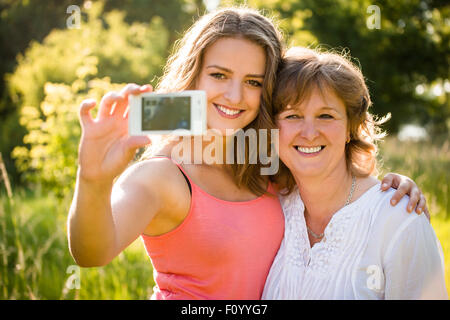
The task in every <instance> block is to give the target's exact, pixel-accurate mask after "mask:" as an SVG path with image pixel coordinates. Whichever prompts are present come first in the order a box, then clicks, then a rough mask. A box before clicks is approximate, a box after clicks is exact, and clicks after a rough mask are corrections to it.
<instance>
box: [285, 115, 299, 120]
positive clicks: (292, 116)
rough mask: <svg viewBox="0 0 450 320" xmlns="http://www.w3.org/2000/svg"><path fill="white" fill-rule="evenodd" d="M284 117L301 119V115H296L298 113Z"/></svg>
mask: <svg viewBox="0 0 450 320" xmlns="http://www.w3.org/2000/svg"><path fill="white" fill-rule="evenodd" d="M284 118H285V119H291V120H293V119H300V116H299V115H296V114H290V115H287V116H285V117H284Z"/></svg>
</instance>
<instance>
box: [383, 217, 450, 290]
mask: <svg viewBox="0 0 450 320" xmlns="http://www.w3.org/2000/svg"><path fill="white" fill-rule="evenodd" d="M383 260H384V263H383V264H384V266H383V268H384V272H385V276H386V288H385V298H386V299H448V294H447V290H446V287H445V268H444V259H443V254H442V248H441V246H440V243H439V240H438V239H437V237H436V234H435V233H434V230H433V228H432V227H431V225H430V223H429V221H428V220H427V219H426V218H425V217H424V216H411V217H408V218H406V219H405V220H404V222H403V223H402V224H401V225H400V226H399V228H398V229H397V232H396V234H395V235H394V236H393V237H392V239H391V241H390V243H389V245H388V247H387V249H386V251H385V254H384V259H383Z"/></svg>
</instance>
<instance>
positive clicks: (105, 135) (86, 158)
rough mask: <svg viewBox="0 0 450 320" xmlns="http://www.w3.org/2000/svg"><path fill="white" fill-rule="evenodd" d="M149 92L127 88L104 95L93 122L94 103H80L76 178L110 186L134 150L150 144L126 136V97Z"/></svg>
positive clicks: (146, 140) (135, 86)
mask: <svg viewBox="0 0 450 320" xmlns="http://www.w3.org/2000/svg"><path fill="white" fill-rule="evenodd" d="M148 91H152V87H151V86H150V85H145V86H138V85H137V84H128V85H127V86H125V88H123V89H122V90H121V91H120V93H116V92H108V93H107V94H106V95H105V96H103V98H102V100H101V102H100V108H99V111H98V114H97V117H96V118H95V119H92V117H91V114H90V111H91V109H92V108H94V107H95V105H96V102H95V101H94V100H92V99H88V100H84V101H83V102H82V103H81V107H80V111H79V117H80V123H81V128H82V134H81V141H80V147H79V154H78V164H79V170H80V171H79V174H80V178H81V179H84V180H85V181H90V182H98V183H102V182H108V183H111V182H113V180H114V178H115V177H116V176H118V175H119V174H120V173H121V172H122V171H124V170H125V168H126V167H127V165H128V163H129V162H130V161H131V160H132V159H133V157H134V155H135V153H136V150H137V149H138V148H141V147H144V146H145V145H147V144H149V143H150V142H151V141H150V139H149V138H148V137H146V136H136V137H135V136H129V135H128V96H129V95H130V94H134V95H137V94H140V93H143V92H148Z"/></svg>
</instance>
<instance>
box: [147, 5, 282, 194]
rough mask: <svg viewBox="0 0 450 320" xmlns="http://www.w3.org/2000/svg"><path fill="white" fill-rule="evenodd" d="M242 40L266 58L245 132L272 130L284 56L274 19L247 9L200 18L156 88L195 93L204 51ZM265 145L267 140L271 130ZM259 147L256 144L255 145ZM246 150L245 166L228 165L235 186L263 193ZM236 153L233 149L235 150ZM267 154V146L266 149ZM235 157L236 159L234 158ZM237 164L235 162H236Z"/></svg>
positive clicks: (257, 167) (261, 181)
mask: <svg viewBox="0 0 450 320" xmlns="http://www.w3.org/2000/svg"><path fill="white" fill-rule="evenodd" d="M224 37H229V38H241V39H247V40H250V41H252V42H254V43H256V44H257V45H259V46H261V47H262V48H263V49H264V51H265V55H266V68H265V73H264V80H263V83H262V93H261V106H260V111H259V113H258V115H257V117H256V118H255V119H254V120H253V121H252V122H251V123H250V124H249V125H247V126H246V127H245V128H243V129H244V130H247V129H250V128H253V129H255V130H256V131H258V129H271V128H275V125H274V123H273V121H272V118H271V114H272V113H273V111H272V92H273V88H274V84H275V78H276V72H277V69H278V65H279V63H280V61H281V57H282V55H283V53H284V46H283V41H282V35H281V33H280V31H279V29H278V28H277V27H276V25H275V22H274V20H273V19H271V18H268V17H265V16H264V15H262V14H261V13H260V12H258V11H257V10H254V9H250V8H246V7H239V8H238V7H233V8H224V9H220V10H218V11H215V12H212V13H209V14H206V15H204V16H203V17H201V18H200V19H199V20H198V21H197V22H196V23H194V25H193V26H192V27H191V28H190V29H189V30H187V32H186V33H185V35H184V37H183V38H182V39H181V40H179V41H177V42H176V44H175V48H174V53H173V54H172V55H171V56H170V58H169V60H168V62H167V65H166V67H165V69H164V75H163V77H162V79H161V81H160V82H159V84H158V85H157V87H156V91H158V92H176V91H183V90H189V89H194V88H195V86H196V80H197V78H198V76H199V73H200V70H201V66H202V61H203V55H204V52H205V50H206V49H207V48H208V47H209V46H211V45H212V44H213V43H214V42H216V41H217V40H218V39H221V38H224ZM268 131H269V137H268V141H271V140H270V130H268ZM258 145H259V141H258ZM248 148H249V146H248V144H246V150H245V153H246V157H245V159H246V163H244V164H238V163H237V162H238V161H234V164H232V165H231V168H232V172H233V174H234V177H235V182H236V184H237V185H238V186H245V187H247V188H248V189H249V190H251V191H252V192H253V193H255V194H257V195H261V194H263V193H265V191H266V189H265V188H264V184H265V183H264V182H265V181H264V179H263V177H262V176H261V175H260V169H261V167H262V165H261V164H260V163H259V162H258V163H257V164H250V163H248V162H249V161H248V159H249V157H248V154H249V150H248ZM235 149H236V148H235ZM268 149H269V150H270V145H269V146H268ZM152 153H153V152H152V150H151V149H148V150H146V151H145V152H144V154H143V156H142V157H141V159H146V158H149V157H151V156H152ZM235 157H236V155H235ZM235 160H236V159H235Z"/></svg>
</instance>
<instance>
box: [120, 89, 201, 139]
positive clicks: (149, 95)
mask: <svg viewBox="0 0 450 320" xmlns="http://www.w3.org/2000/svg"><path fill="white" fill-rule="evenodd" d="M128 104H129V110H128V132H129V135H130V136H142V135H153V134H174V135H181V136H185V135H203V134H204V133H205V132H206V92H205V91H202V90H187V91H181V92H174V93H154V92H146V93H143V94H140V95H137V96H134V95H130V96H129V98H128Z"/></svg>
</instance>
